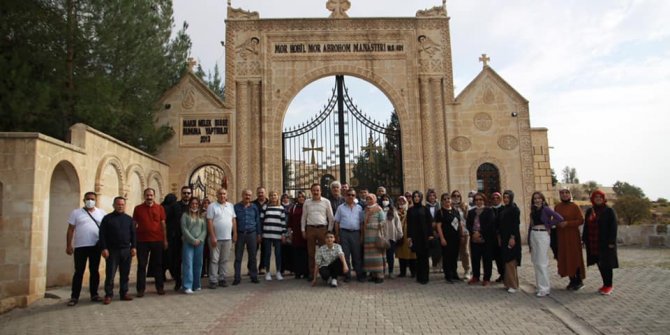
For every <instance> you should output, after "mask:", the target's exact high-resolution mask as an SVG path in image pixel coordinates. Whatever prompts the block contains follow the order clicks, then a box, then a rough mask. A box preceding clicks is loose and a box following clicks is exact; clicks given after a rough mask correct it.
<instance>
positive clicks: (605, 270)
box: [598, 263, 614, 287]
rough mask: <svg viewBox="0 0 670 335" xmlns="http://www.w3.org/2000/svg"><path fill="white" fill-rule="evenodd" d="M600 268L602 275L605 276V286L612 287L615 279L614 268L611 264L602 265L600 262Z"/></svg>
mask: <svg viewBox="0 0 670 335" xmlns="http://www.w3.org/2000/svg"><path fill="white" fill-rule="evenodd" d="M598 270H599V271H600V276H601V277H602V278H603V286H607V287H611V286H612V281H613V280H614V270H613V269H612V267H610V266H600V263H599V264H598Z"/></svg>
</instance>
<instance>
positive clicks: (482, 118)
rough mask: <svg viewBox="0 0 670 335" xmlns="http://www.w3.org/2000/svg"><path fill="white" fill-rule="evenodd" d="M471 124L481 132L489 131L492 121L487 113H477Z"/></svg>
mask: <svg viewBox="0 0 670 335" xmlns="http://www.w3.org/2000/svg"><path fill="white" fill-rule="evenodd" d="M473 122H474V124H475V128H477V129H479V130H481V131H487V130H489V129H491V125H493V119H492V118H491V115H489V114H488V113H477V114H476V115H475V117H474V120H473Z"/></svg>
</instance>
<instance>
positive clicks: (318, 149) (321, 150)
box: [302, 139, 323, 165]
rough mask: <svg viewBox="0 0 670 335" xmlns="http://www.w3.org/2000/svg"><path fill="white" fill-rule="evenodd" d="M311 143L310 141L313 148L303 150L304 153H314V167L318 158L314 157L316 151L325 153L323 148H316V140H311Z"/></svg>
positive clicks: (312, 162)
mask: <svg viewBox="0 0 670 335" xmlns="http://www.w3.org/2000/svg"><path fill="white" fill-rule="evenodd" d="M309 141H310V143H311V144H312V146H311V147H306V148H302V152H306V151H311V152H312V161H311V164H312V165H314V164H316V157H315V155H314V152H315V151H319V152H323V147H318V148H317V147H315V146H314V143H315V142H316V140H315V139H311V140H309Z"/></svg>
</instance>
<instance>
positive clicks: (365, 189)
mask: <svg viewBox="0 0 670 335" xmlns="http://www.w3.org/2000/svg"><path fill="white" fill-rule="evenodd" d="M363 191H365V192H368V193H370V191H369V190H368V189H367V188H365V187H361V188H359V189H358V192H363Z"/></svg>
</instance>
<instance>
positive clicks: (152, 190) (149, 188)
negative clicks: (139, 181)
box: [142, 187, 156, 195]
mask: <svg viewBox="0 0 670 335" xmlns="http://www.w3.org/2000/svg"><path fill="white" fill-rule="evenodd" d="M147 191H151V193H153V194H154V195H156V190H154V189H153V188H151V187H147V188H145V189H144V191H143V192H142V194H147Z"/></svg>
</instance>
